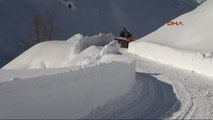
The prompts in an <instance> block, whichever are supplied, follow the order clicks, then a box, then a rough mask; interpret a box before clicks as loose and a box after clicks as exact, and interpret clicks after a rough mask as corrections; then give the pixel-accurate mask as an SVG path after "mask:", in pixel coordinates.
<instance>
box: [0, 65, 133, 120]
mask: <svg viewBox="0 0 213 120" xmlns="http://www.w3.org/2000/svg"><path fill="white" fill-rule="evenodd" d="M10 71H11V70H9V71H7V70H4V69H2V70H1V71H0V75H1V76H3V77H4V76H5V75H6V74H11V73H10ZM15 71H16V72H19V71H20V70H14V72H15ZM34 71H35V70H26V71H25V72H24V71H22V72H21V73H20V72H19V73H20V74H22V75H23V73H25V74H27V75H28V76H29V75H33V74H35V73H34ZM48 71H49V70H48V69H47V70H46V73H47V72H48ZM50 72H51V71H49V73H50ZM57 72H58V73H56V72H55V73H51V74H49V75H48V74H46V75H42V76H37V77H32V76H31V77H28V78H25V79H23V78H17V77H16V78H15V79H13V80H12V81H8V82H1V83H0V96H1V101H0V118H4V119H5V118H19V119H23V118H43V119H44V118H50V119H52V118H54V119H56V118H69V119H70V118H72V119H77V118H81V117H83V116H85V115H87V114H89V112H90V111H92V110H93V109H95V108H97V107H99V106H102V105H104V104H106V103H107V102H109V101H113V100H114V99H116V98H117V97H120V96H122V95H125V94H126V93H127V92H128V91H129V90H130V88H131V87H132V86H133V84H134V82H135V64H134V62H133V63H131V64H130V63H124V62H122V63H121V62H120V63H118V62H112V63H109V64H104V65H99V66H95V67H90V68H86V69H79V70H74V71H73V70H72V69H71V70H68V69H67V71H65V70H62V71H60V70H57ZM16 74H17V73H16ZM43 74H44V73H43ZM37 75H38V74H37ZM1 81H2V80H1ZM3 81H6V80H3Z"/></svg>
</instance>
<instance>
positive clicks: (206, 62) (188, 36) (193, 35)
mask: <svg viewBox="0 0 213 120" xmlns="http://www.w3.org/2000/svg"><path fill="white" fill-rule="evenodd" d="M212 5H213V1H211V0H209V1H206V2H205V3H203V4H202V5H201V6H199V7H198V8H197V9H195V10H193V11H192V12H190V13H187V14H184V15H182V16H180V17H178V18H176V19H174V20H173V21H182V22H183V24H184V25H183V26H167V25H164V26H163V27H161V28H160V29H158V30H157V31H155V32H153V33H151V34H149V35H147V36H145V37H143V38H141V39H139V40H137V41H135V42H133V43H131V44H130V47H129V52H131V53H133V54H137V55H139V56H142V57H145V58H149V59H152V60H155V61H158V62H161V63H164V64H168V65H173V66H176V67H180V68H184V69H189V70H193V71H196V72H199V73H202V74H206V75H209V76H213V71H212V69H213V62H212V60H213V54H212V53H213V49H212V46H211V45H212V39H213V35H212V32H211V31H212V28H213V24H212V22H211V20H212V19H213V12H212V11H213V9H212Z"/></svg>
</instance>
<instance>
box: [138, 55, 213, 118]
mask: <svg viewBox="0 0 213 120" xmlns="http://www.w3.org/2000/svg"><path fill="white" fill-rule="evenodd" d="M135 58H136V61H137V62H136V63H137V65H136V66H137V67H138V68H137V69H141V71H144V72H146V73H160V74H161V75H159V76H156V77H157V78H158V79H159V80H160V81H165V82H169V83H171V84H172V86H173V87H174V91H175V93H176V94H177V97H178V100H179V101H180V109H179V110H178V111H176V112H173V110H172V109H173V107H171V110H169V111H168V112H170V111H171V113H173V114H172V116H171V117H163V118H172V119H178V118H179V119H212V118H213V114H212V113H213V92H212V91H213V82H212V80H213V79H212V78H211V77H208V76H205V75H202V74H198V73H195V72H193V71H189V70H183V69H179V68H176V67H172V66H168V65H163V64H160V63H157V62H154V61H151V60H148V59H145V58H140V57H135ZM162 77H164V78H162ZM175 106H176V105H174V107H175Z"/></svg>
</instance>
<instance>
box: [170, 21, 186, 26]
mask: <svg viewBox="0 0 213 120" xmlns="http://www.w3.org/2000/svg"><path fill="white" fill-rule="evenodd" d="M167 26H183V22H181V21H169V22H167Z"/></svg>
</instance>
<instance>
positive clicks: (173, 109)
mask: <svg viewBox="0 0 213 120" xmlns="http://www.w3.org/2000/svg"><path fill="white" fill-rule="evenodd" d="M131 56H132V55H131ZM135 59H136V64H137V65H136V66H137V68H136V69H137V77H136V78H137V82H136V84H135V86H134V87H133V88H132V90H131V91H130V92H129V93H128V94H127V95H124V96H121V97H120V98H118V99H117V100H115V101H111V102H109V103H108V104H106V105H104V106H102V107H98V108H97V109H95V110H93V111H92V112H91V113H90V114H89V115H88V116H86V117H85V118H129V119H134V118H174V119H175V118H179V119H181V118H186V119H192V118H197V119H198V118H206V119H210V118H213V114H212V113H213V81H212V80H213V78H210V77H207V76H204V75H201V74H196V73H194V72H193V71H187V70H182V69H178V68H175V67H171V66H166V65H162V64H160V63H156V62H153V61H150V60H147V59H144V58H141V57H137V56H136V57H135Z"/></svg>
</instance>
